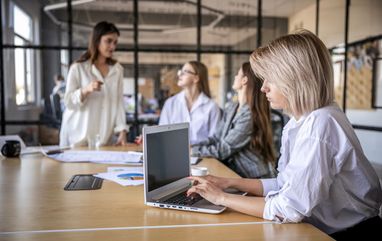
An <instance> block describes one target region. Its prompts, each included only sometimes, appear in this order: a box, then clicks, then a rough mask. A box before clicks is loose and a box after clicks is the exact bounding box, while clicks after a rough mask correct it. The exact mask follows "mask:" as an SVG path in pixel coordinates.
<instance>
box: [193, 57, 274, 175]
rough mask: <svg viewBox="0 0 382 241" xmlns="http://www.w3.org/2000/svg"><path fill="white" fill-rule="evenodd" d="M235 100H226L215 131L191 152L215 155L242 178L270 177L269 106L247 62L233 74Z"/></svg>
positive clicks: (271, 168) (270, 137)
mask: <svg viewBox="0 0 382 241" xmlns="http://www.w3.org/2000/svg"><path fill="white" fill-rule="evenodd" d="M232 89H233V90H234V91H236V92H237V99H238V101H237V102H229V103H228V104H227V107H226V108H225V110H224V114H223V118H222V120H221V121H220V122H219V124H218V126H217V128H216V132H215V134H214V135H213V136H212V137H210V138H208V140H207V141H204V142H201V143H199V144H196V145H193V146H192V155H194V156H201V157H214V158H216V159H219V160H220V161H222V162H223V163H224V164H225V165H227V166H228V167H230V168H231V169H232V170H234V171H235V172H236V173H238V174H239V175H240V176H242V177H253V178H255V177H256V178H258V177H271V176H272V174H273V164H274V162H275V155H274V150H273V149H274V148H273V141H272V127H271V120H270V108H269V103H268V101H267V98H266V97H265V95H264V94H263V93H261V91H260V89H261V81H260V80H259V79H258V78H257V77H256V76H255V74H254V73H253V71H252V69H251V66H250V64H249V62H246V63H244V64H243V65H242V66H241V68H240V69H239V71H238V73H237V74H236V76H235V81H234V83H233V85H232Z"/></svg>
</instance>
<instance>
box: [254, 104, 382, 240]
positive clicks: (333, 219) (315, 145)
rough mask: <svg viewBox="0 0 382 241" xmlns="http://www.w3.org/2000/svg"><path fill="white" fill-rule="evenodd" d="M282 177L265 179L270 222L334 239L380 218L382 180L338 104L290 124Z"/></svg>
mask: <svg viewBox="0 0 382 241" xmlns="http://www.w3.org/2000/svg"><path fill="white" fill-rule="evenodd" d="M278 171H279V174H278V176H277V178H275V179H261V181H262V183H263V188H264V195H266V198H265V201H266V203H265V208H264V213H263V217H264V218H265V219H270V220H277V221H281V222H300V221H304V222H309V223H311V224H313V225H314V226H316V227H318V228H319V229H321V230H323V231H324V232H326V233H328V234H331V233H334V232H337V231H340V230H343V229H344V228H347V227H351V226H354V225H355V224H357V223H359V222H361V221H363V220H366V219H368V218H371V217H374V216H377V215H378V213H379V208H380V207H381V204H382V191H381V187H380V184H379V180H378V177H377V174H376V173H375V171H374V169H373V168H372V166H371V164H370V163H369V161H368V160H367V158H366V157H365V155H364V153H363V151H362V148H361V145H360V143H359V140H358V138H357V136H356V135H355V132H354V130H353V128H352V126H351V124H350V122H349V120H348V119H347V118H346V116H345V114H344V113H343V112H342V110H341V109H340V108H338V106H337V105H336V104H333V105H330V106H327V107H324V108H321V109H318V110H315V111H313V112H311V113H310V114H309V115H307V116H303V117H302V118H300V119H299V120H298V121H296V120H295V119H293V118H292V119H291V120H290V121H289V122H288V124H287V125H286V126H285V128H284V130H283V136H282V147H281V157H280V160H279V167H278Z"/></svg>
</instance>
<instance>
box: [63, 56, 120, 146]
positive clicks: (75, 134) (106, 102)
mask: <svg viewBox="0 0 382 241" xmlns="http://www.w3.org/2000/svg"><path fill="white" fill-rule="evenodd" d="M93 80H100V81H102V82H103V85H101V90H100V91H95V92H93V93H91V94H89V95H88V96H87V97H86V98H85V99H84V100H83V101H81V88H83V87H85V86H87V85H89V83H90V82H91V81H93ZM65 105H66V109H65V112H64V115H63V119H62V126H61V133H60V145H61V146H69V145H70V146H82V145H86V144H87V138H88V136H95V135H97V134H99V136H100V144H101V145H106V144H110V143H111V137H112V135H113V133H118V132H120V131H122V130H127V125H126V115H125V110H124V108H123V68H122V66H121V65H120V64H118V63H116V64H114V65H110V66H109V72H108V74H107V76H106V77H105V78H104V77H103V76H102V74H101V73H100V72H99V70H98V69H97V68H96V67H95V65H94V64H91V63H90V61H86V62H82V63H74V64H73V65H72V66H71V67H70V70H69V74H68V80H67V85H66V92H65Z"/></svg>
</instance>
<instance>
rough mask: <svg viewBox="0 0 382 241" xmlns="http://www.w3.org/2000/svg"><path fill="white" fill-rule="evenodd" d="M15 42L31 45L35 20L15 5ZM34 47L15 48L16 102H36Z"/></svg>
mask: <svg viewBox="0 0 382 241" xmlns="http://www.w3.org/2000/svg"><path fill="white" fill-rule="evenodd" d="M13 23H14V44H15V45H31V44H32V43H33V22H32V18H31V17H30V16H29V15H27V14H26V13H25V12H24V11H23V10H21V9H20V8H19V7H17V6H16V5H14V7H13ZM33 56H34V54H33V50H32V49H23V48H16V49H15V66H17V68H15V85H16V104H17V105H26V104H29V103H33V102H35V99H36V97H35V91H34V89H35V88H34V77H33V74H32V70H33V69H35V68H34V66H33V64H34V61H33Z"/></svg>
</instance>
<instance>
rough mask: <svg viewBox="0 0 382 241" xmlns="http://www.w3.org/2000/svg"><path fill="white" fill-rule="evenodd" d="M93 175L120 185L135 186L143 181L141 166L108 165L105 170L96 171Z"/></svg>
mask: <svg viewBox="0 0 382 241" xmlns="http://www.w3.org/2000/svg"><path fill="white" fill-rule="evenodd" d="M93 176H95V177H99V178H102V179H106V180H109V181H112V182H116V183H118V184H120V185H122V186H137V185H142V184H143V182H144V179H143V168H142V167H108V168H107V172H103V173H97V174H95V175H93Z"/></svg>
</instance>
